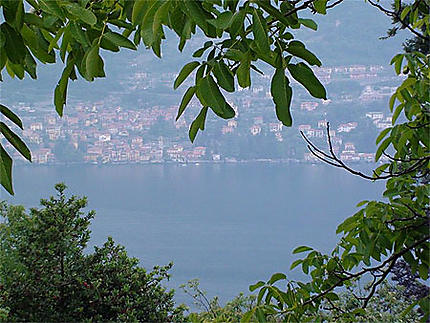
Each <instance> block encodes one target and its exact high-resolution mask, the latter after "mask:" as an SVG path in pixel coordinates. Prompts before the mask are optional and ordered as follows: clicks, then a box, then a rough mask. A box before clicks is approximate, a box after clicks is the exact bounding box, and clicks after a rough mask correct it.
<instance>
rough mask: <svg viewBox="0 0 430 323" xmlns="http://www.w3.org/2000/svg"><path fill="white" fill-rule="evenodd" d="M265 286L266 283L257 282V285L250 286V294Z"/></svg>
mask: <svg viewBox="0 0 430 323" xmlns="http://www.w3.org/2000/svg"><path fill="white" fill-rule="evenodd" d="M264 285H265V284H264V282H263V281H261V280H260V281H259V282H257V283H255V284H253V285H250V286H249V291H250V292H253V291H255V290H256V289H258V288H260V287H262V286H264Z"/></svg>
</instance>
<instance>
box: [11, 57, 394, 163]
mask: <svg viewBox="0 0 430 323" xmlns="http://www.w3.org/2000/svg"><path fill="white" fill-rule="evenodd" d="M313 70H314V73H315V74H316V75H317V77H318V78H319V79H320V80H321V81H322V83H329V82H332V81H334V80H337V79H345V78H347V79H348V78H349V79H369V78H373V77H380V76H381V75H385V74H387V71H386V70H384V67H382V66H363V65H353V66H336V67H324V68H313ZM175 76H176V75H175V74H174V73H164V74H162V75H161V77H160V75H158V76H157V75H155V74H154V73H147V72H143V71H137V72H135V73H134V74H133V75H132V76H130V79H127V80H126V82H128V83H127V84H128V86H131V87H132V89H133V90H141V89H146V88H148V87H152V86H153V85H154V84H155V83H156V85H157V86H159V85H160V84H164V83H166V86H167V85H168V86H171V84H170V83H171V80H172V79H174V78H175ZM155 77H158V78H157V79H155ZM270 78H271V75H267V74H266V75H258V76H256V77H255V79H254V82H253V86H252V88H251V90H249V91H240V90H242V89H240V88H239V92H238V93H237V95H236V97H235V104H233V103H232V102H229V103H230V104H231V105H232V106H233V108H234V109H235V111H236V116H238V115H239V111H238V108H237V106H240V107H241V109H245V110H246V109H247V108H251V107H254V105H255V104H256V103H255V102H257V101H258V100H260V101H258V102H262V103H261V104H262V105H265V104H266V103H263V101H261V100H266V101H267V100H268V99H270V98H271V95H270V91H268V89H267V84H266V83H264V84H263V82H262V81H263V80H264V81H268V80H270ZM292 82H295V81H294V80H292ZM371 83H372V82H369V84H371ZM142 86H144V88H142ZM393 91H394V88H393V87H388V86H382V87H377V86H374V85H367V86H365V87H364V90H363V91H362V93H361V95H360V96H359V97H358V98H356V99H357V100H360V101H362V102H368V101H373V100H380V99H384V98H386V97H387V96H390V95H391V94H392V93H393ZM245 92H246V93H245ZM227 99H228V97H227ZM345 99H347V100H349V99H350V98H345ZM194 101H195V99H193V101H191V106H193V105H196V104H197V105H198V102H194ZM330 102H331V100H309V99H307V100H306V99H305V100H302V101H299V102H298V105H297V107H296V108H297V109H300V110H302V111H305V112H312V111H315V110H319V109H321V108H322V107H323V106H325V105H327V104H330ZM107 105H109V103H108V102H105V101H103V102H95V103H94V104H92V105H91V106H88V105H85V104H77V105H76V106H75V107H74V109H73V110H72V111H69V113H68V114H67V115H65V116H64V117H63V118H59V117H58V116H57V115H55V114H53V113H46V114H40V112H39V113H35V110H34V109H32V108H29V107H25V108H24V110H25V112H27V113H26V114H24V118H23V121H24V124H25V125H26V127H25V130H24V131H23V132H22V137H23V138H24V140H25V142H26V143H28V144H30V147H31V151H32V159H33V163H37V164H49V163H55V162H56V161H57V159H58V158H57V157H58V156H56V153H57V152H56V149H55V145H56V144H57V143H58V142H68V144H70V145H71V146H72V147H73V148H74V149H76V150H79V151H80V152H81V153H82V158H83V161H84V162H87V163H139V162H162V161H166V160H171V161H175V162H188V161H190V162H197V161H199V160H203V159H206V160H222V159H224V160H226V159H227V158H228V156H220V155H219V154H213V153H212V152H211V151H209V149H208V148H207V147H204V146H197V147H195V146H193V145H191V144H190V143H189V140H188V138H186V133H187V129H188V127H189V122H190V120H187V119H186V118H181V119H179V120H178V121H177V122H175V120H174V119H175V116H176V114H177V107H176V106H170V107H164V106H163V107H161V106H153V107H148V108H145V109H123V108H121V107H119V106H117V107H106V106H107ZM21 108H22V107H21ZM258 113H260V112H258ZM258 113H257V116H255V115H256V113H254V114H253V116H252V117H250V118H248V119H246V120H245V121H244V120H243V119H238V118H237V117H236V118H234V119H230V120H227V121H225V123H224V124H223V125H221V126H220V127H219V131H220V134H221V135H230V134H235V135H240V136H242V135H248V136H259V135H262V134H267V133H270V134H273V138H274V140H276V141H278V142H282V141H283V140H284V138H283V135H285V134H284V131H283V125H282V123H280V122H277V121H276V122H273V120H271V121H270V122H263V116H262V115H263V113H264V112H263V110H261V115H258ZM365 117H366V118H369V119H370V120H372V122H373V123H374V125H375V127H376V128H378V129H385V128H387V127H390V126H391V117H389V116H384V114H383V113H382V112H366V113H365ZM160 120H164V121H167V124H170V125H171V127H172V129H174V128H175V127H176V129H180V128H183V129H181V131H180V132H181V133H183V134H185V135H184V136H182V137H178V138H175V139H172V138H168V137H160V138H156V139H154V137H151V138H152V139H148V138H150V137H148V136H147V134H148V132H149V131H150V130H151V128H152V127H153V126H154V125H156V124H157V122H159V121H160ZM239 120H240V122H241V123H242V122H245V123H244V124H246V125H247V126H246V128H243V127H242V128H239V127H238V122H239ZM297 127H298V130H299V131H301V132H302V133H303V134H304V135H305V136H306V137H308V138H309V139H312V138H324V137H325V136H326V133H325V132H326V120H320V121H318V122H317V124H316V127H314V126H312V125H310V124H299V125H297ZM357 127H358V123H357V122H356V121H350V122H346V123H340V124H338V125H336V127H333V129H331V130H330V136H331V140H332V143H333V145H334V148H335V150H336V152H337V153H339V154H340V157H341V158H342V159H343V160H350V161H358V160H370V159H372V158H373V157H372V156H371V154H365V153H360V152H357V151H356V149H355V147H354V144H353V143H350V142H345V143H343V142H342V134H343V133H345V134H346V133H349V132H351V131H354V130H355V129H357ZM244 129H246V130H245V131H246V133H239V132H243V131H244ZM12 151H13V149H12ZM14 157H17V158H19V154H18V153H15V156H14ZM221 157H222V158H221ZM312 158H313V157H312V156H311V155H309V154H305V156H304V160H307V161H313V159H312Z"/></svg>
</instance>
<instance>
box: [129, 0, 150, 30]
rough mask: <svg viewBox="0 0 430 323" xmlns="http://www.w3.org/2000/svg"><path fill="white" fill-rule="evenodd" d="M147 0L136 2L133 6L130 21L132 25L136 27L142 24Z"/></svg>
mask: <svg viewBox="0 0 430 323" xmlns="http://www.w3.org/2000/svg"><path fill="white" fill-rule="evenodd" d="M147 4H148V0H136V1H135V3H134V5H133V12H132V18H131V21H132V22H133V25H138V24H140V23H141V22H142V19H143V17H144V15H145V12H146V9H147V7H148V6H147Z"/></svg>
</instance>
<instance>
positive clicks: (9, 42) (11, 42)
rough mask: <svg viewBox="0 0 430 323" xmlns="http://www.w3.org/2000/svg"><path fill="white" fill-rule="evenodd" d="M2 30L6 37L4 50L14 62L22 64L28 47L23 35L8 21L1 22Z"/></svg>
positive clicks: (0, 27)
mask: <svg viewBox="0 0 430 323" xmlns="http://www.w3.org/2000/svg"><path fill="white" fill-rule="evenodd" d="M0 32H1V33H2V37H4V41H5V44H4V50H5V52H6V55H7V58H8V59H9V60H10V61H11V63H13V64H22V63H23V62H24V59H25V55H26V49H25V45H24V40H23V39H22V37H21V35H20V34H19V33H17V32H16V31H15V29H13V28H12V27H11V26H9V25H8V24H7V23H2V24H1V26H0Z"/></svg>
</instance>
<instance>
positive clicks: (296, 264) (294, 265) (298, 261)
mask: <svg viewBox="0 0 430 323" xmlns="http://www.w3.org/2000/svg"><path fill="white" fill-rule="evenodd" d="M302 262H303V260H302V259H297V260H295V261H294V262H293V263H292V264H291V267H290V270H293V269H294V268H296V267H297V266H298V265H300V264H301V263H302Z"/></svg>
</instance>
